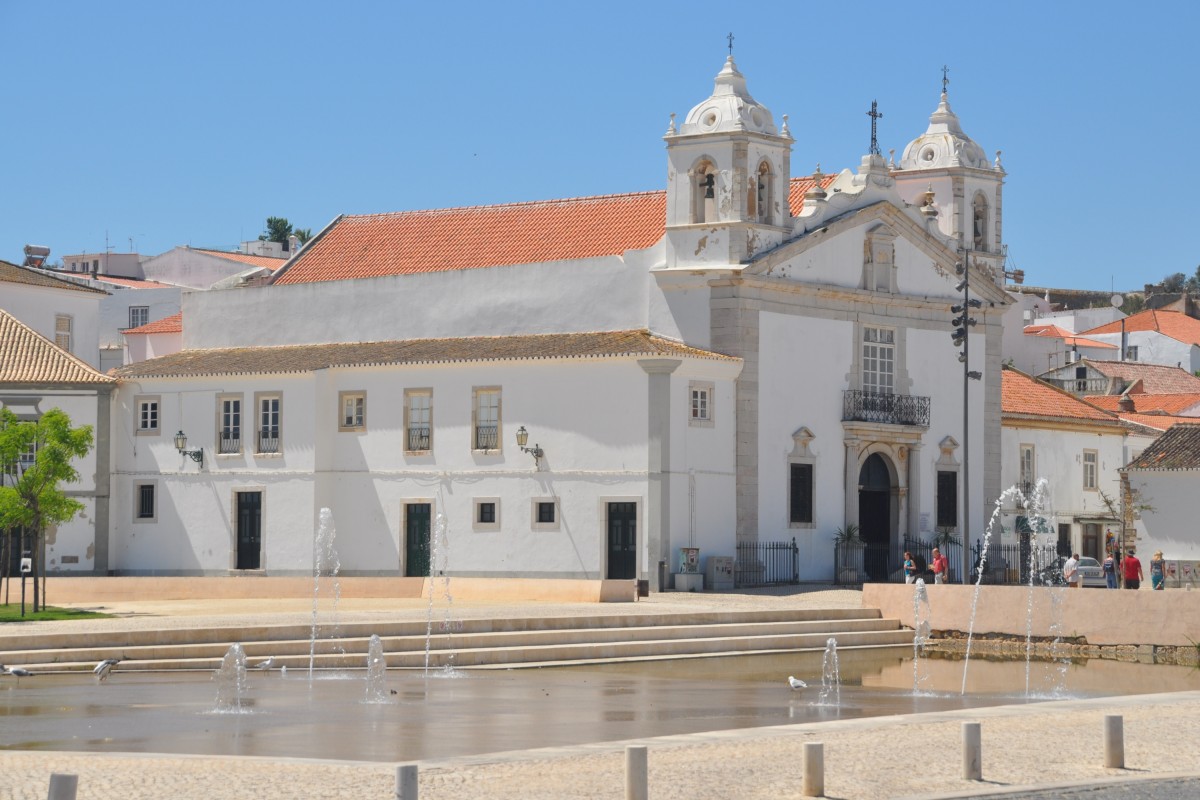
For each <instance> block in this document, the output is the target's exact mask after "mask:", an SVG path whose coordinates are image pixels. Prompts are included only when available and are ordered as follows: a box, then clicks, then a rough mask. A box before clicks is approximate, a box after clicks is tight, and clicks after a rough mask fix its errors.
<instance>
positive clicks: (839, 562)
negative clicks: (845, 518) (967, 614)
mask: <svg viewBox="0 0 1200 800" xmlns="http://www.w3.org/2000/svg"><path fill="white" fill-rule="evenodd" d="M934 547H937V548H938V549H939V550H941V551H942V555H944V556H945V557H946V560H947V561H948V562H949V565H950V571H949V575H948V576H947V582H949V583H959V582H960V581H961V577H960V576H961V575H962V544H961V543H959V542H953V541H951V542H942V543H934V542H926V541H922V540H921V539H915V538H913V537H910V536H905V537H904V538H903V539H902V540H901V542H900V544H899V545H893V544H890V543H886V542H884V543H875V542H864V541H861V540H858V539H855V540H853V541H849V542H835V543H834V545H833V582H834V583H836V584H840V585H849V584H861V583H903V582H904V553H905V552H908V553H911V554H912V557H913V561H914V562H915V563H916V565H917V576H918V577H922V578H924V579H925V580H926V581H927V582H930V583H932V582H933V571H932V570H931V569H930V567H929V564H930V562H932V561H933V548H934Z"/></svg>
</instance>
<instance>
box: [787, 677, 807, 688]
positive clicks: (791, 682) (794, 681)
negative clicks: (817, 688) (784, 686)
mask: <svg viewBox="0 0 1200 800" xmlns="http://www.w3.org/2000/svg"><path fill="white" fill-rule="evenodd" d="M788 686H791V687H792V688H793V689H807V688H808V684H807V683H805V682H804V681H802V680H800V679H799V678H793V677H792V676H791V675H788Z"/></svg>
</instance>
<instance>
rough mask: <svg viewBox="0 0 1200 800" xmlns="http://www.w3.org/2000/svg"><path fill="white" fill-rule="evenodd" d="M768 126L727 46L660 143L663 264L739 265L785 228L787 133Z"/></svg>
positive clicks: (770, 123) (768, 245)
mask: <svg viewBox="0 0 1200 800" xmlns="http://www.w3.org/2000/svg"><path fill="white" fill-rule="evenodd" d="M783 119H784V125H783V129H782V131H779V130H777V129H776V128H775V120H774V118H773V117H772V116H771V112H770V110H768V109H767V107H766V106H763V105H761V104H759V103H758V102H756V101H755V100H754V98H753V97H751V96H750V93H749V91H747V89H746V79H745V77H744V76H743V75H742V73H740V72H738V68H737V64H735V63H734V61H733V54H732V47H731V52H730V55H729V57H728V58H726V59H725V65H724V66H723V67H722V69H721V71H720V72H719V73H718V74H717V77H716V81H715V85H714V87H713V93H712V95H711V96H709V97H708V98H707V99H705V100H703V101H702V102H700V103H699V104H698V105H696V107H695V108H693V109H692V110H691V111H690V112H689V113H688V115H687V118H686V119H684V121H683V124H681V125H680V126H679V127H678V128H676V126H675V115H674V114H672V115H671V125H670V127H669V128H668V129H667V133H666V135H665V136H664V137H663V139H664V140H665V141H666V143H667V256H666V258H667V268H672V267H688V268H692V269H695V268H698V267H699V268H702V267H713V268H722V267H729V266H731V265H737V264H745V263H746V262H748V261H749V260H750V259H751V258H753V257H754V256H755V255H756V254H757V253H760V252H762V251H764V250H767V249H769V248H771V247H774V246H776V245H777V244H779V243H780V242H782V241H783V237H784V236H785V235H786V233H787V232H788V231H789V230H790V224H791V223H790V220H791V211H790V209H789V207H788V188H789V183H790V168H791V150H792V136H791V133H790V132H789V131H788V127H787V117H786V116H784V118H783Z"/></svg>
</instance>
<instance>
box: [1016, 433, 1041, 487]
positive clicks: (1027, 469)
mask: <svg viewBox="0 0 1200 800" xmlns="http://www.w3.org/2000/svg"><path fill="white" fill-rule="evenodd" d="M1033 455H1034V454H1033V445H1031V444H1023V445H1021V461H1020V470H1021V474H1020V478H1019V481H1020V486H1021V491H1022V492H1024V493H1025V497H1026V498H1029V497H1032V496H1033V489H1034V482H1035V481H1036V480H1037V478H1035V477H1034V475H1035V472H1034V469H1035V467H1036V464H1035V463H1034V457H1033Z"/></svg>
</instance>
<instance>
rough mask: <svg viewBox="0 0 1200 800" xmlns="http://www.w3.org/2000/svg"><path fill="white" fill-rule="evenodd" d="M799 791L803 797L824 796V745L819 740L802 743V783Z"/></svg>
mask: <svg viewBox="0 0 1200 800" xmlns="http://www.w3.org/2000/svg"><path fill="white" fill-rule="evenodd" d="M801 793H802V794H803V795H804V796H805V797H824V796H825V745H824V744H822V743H821V742H805V743H804V785H803V787H802V788H801Z"/></svg>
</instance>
